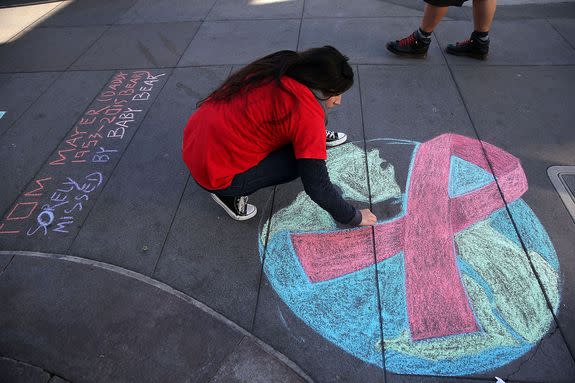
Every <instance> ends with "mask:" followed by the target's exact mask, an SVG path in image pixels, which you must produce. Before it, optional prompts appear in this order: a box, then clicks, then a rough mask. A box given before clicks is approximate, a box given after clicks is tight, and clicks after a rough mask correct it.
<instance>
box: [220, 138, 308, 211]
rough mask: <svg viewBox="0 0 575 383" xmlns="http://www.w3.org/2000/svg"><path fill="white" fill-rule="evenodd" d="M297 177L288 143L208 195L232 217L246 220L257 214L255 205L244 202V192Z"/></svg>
mask: <svg viewBox="0 0 575 383" xmlns="http://www.w3.org/2000/svg"><path fill="white" fill-rule="evenodd" d="M298 177H299V174H298V170H297V162H296V159H295V156H294V152H293V147H292V146H291V145H288V146H284V147H282V148H280V149H278V150H276V151H274V152H272V153H270V154H269V155H268V156H267V157H266V158H264V159H263V160H262V161H261V162H260V163H259V164H257V165H256V166H254V167H253V168H251V169H248V170H247V171H245V172H244V173H241V174H238V175H236V176H235V177H234V179H233V180H232V184H231V185H230V186H229V187H227V188H226V189H222V190H213V191H211V193H212V198H213V199H214V201H216V203H218V205H220V206H221V207H222V208H223V209H224V210H225V211H226V213H228V214H229V215H230V217H232V218H233V219H236V220H239V221H241V220H246V219H250V218H252V217H253V216H255V215H256V213H257V209H256V207H255V206H254V205H250V204H248V203H247V200H248V197H247V196H248V195H250V194H252V193H254V192H256V191H257V190H259V189H262V188H264V187H267V186H273V185H279V184H282V183H286V182H290V181H293V180H295V179H296V178H298Z"/></svg>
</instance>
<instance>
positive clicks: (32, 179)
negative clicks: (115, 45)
mask: <svg viewBox="0 0 575 383" xmlns="http://www.w3.org/2000/svg"><path fill="white" fill-rule="evenodd" d="M104 72H108V71H104ZM64 73H66V72H62V75H63V74H64ZM113 77H114V73H111V75H110V76H109V77H108V79H107V80H106V81H105V82H104V84H103V85H102V86H101V87H100V88H99V89H98V91H97V92H96V94H95V95H94V97H92V100H91V101H90V102H89V103H87V104H86V107H85V108H84V109H83V112H85V111H86V110H88V108H89V107H90V105H92V104H93V103H94V100H96V98H97V97H98V96H99V95H100V93H101V92H102V90H103V89H105V88H106V86H107V85H108V83H109V82H110V80H111V79H112V78H113ZM83 115H84V114H83V113H80V114H79V116H78V118H77V119H75V120H74V124H72V127H71V128H70V129H68V130H67V131H66V133H64V135H63V136H62V138H61V139H60V140H59V141H58V143H57V144H56V146H55V147H54V149H53V150H52V151H51V152H50V154H48V156H47V157H46V159H45V160H44V161H43V162H42V163H41V164H40V166H39V167H38V170H36V171H35V172H34V175H33V176H32V177H30V178H29V180H28V181H26V182H24V183H23V185H22V187H21V188H20V191H19V192H18V194H17V195H16V198H15V199H14V200H13V201H12V202H10V203H9V204H8V207H6V209H5V210H4V211H3V212H2V215H1V216H0V218H3V217H5V216H6V213H8V211H9V210H10V208H11V207H12V206H13V205H14V203H15V202H16V201H18V198H20V196H21V195H22V193H24V190H26V187H28V185H29V184H30V183H31V182H32V181H34V180H35V179H36V178H37V177H38V175H39V174H40V172H41V171H42V169H43V168H44V166H45V165H46V164H47V163H48V161H49V160H50V158H51V157H52V155H53V154H54V153H56V152H57V151H58V148H59V147H60V144H61V143H62V142H64V140H65V139H66V137H68V134H69V133H70V132H71V131H72V130H73V129H74V126H76V122H77V121H78V120H79V119H80V118H82V116H83Z"/></svg>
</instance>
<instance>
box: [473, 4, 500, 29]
mask: <svg viewBox="0 0 575 383" xmlns="http://www.w3.org/2000/svg"><path fill="white" fill-rule="evenodd" d="M496 8H497V0H473V26H474V28H475V31H476V32H489V28H490V27H491V22H492V21H493V17H494V16H495V9H496Z"/></svg>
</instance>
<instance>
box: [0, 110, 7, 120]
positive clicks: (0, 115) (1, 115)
mask: <svg viewBox="0 0 575 383" xmlns="http://www.w3.org/2000/svg"><path fill="white" fill-rule="evenodd" d="M5 114H6V112H4V111H1V110H0V118H2V117H4V115H5Z"/></svg>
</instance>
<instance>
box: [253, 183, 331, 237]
mask: <svg viewBox="0 0 575 383" xmlns="http://www.w3.org/2000/svg"><path fill="white" fill-rule="evenodd" d="M268 223H269V220H268V221H266V223H265V225H264V227H263V229H262V231H261V234H260V241H261V242H262V243H263V240H264V238H263V235H264V234H265V233H267V226H268ZM335 229H337V226H336V223H335V221H334V219H333V218H332V217H331V215H329V213H328V212H327V211H325V210H323V209H322V208H321V207H319V205H318V204H316V203H315V202H313V201H312V200H311V198H309V197H308V195H307V194H305V192H301V193H299V194H298V196H297V198H296V200H295V201H294V202H293V203H292V204H291V205H289V206H288V207H286V208H283V209H281V210H280V211H278V212H277V213H275V214H274V216H273V224H272V227H271V229H270V238H272V237H273V236H274V235H275V234H276V233H279V232H282V231H290V232H291V231H312V230H335Z"/></svg>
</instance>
